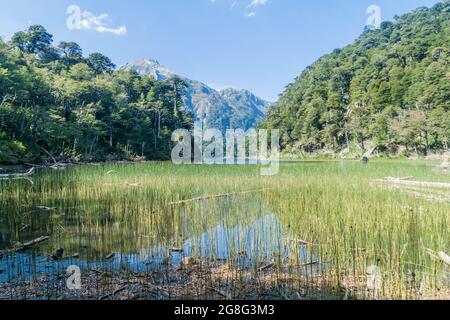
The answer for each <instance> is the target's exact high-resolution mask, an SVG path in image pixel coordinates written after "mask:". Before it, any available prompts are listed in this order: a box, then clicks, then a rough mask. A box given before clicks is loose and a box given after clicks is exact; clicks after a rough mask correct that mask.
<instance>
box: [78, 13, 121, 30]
mask: <svg viewBox="0 0 450 320" xmlns="http://www.w3.org/2000/svg"><path fill="white" fill-rule="evenodd" d="M80 29H84V30H95V31H97V32H100V33H104V32H108V33H113V34H116V35H118V36H121V35H124V34H126V33H127V28H126V27H125V26H120V27H117V28H114V27H111V21H110V19H109V16H108V14H107V13H102V14H100V15H98V16H95V15H93V14H92V13H91V12H89V11H83V13H82V14H81V19H80Z"/></svg>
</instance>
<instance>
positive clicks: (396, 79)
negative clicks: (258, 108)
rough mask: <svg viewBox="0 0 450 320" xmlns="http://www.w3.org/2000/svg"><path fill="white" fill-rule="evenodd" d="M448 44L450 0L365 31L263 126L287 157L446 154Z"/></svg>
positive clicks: (308, 75)
mask: <svg viewBox="0 0 450 320" xmlns="http://www.w3.org/2000/svg"><path fill="white" fill-rule="evenodd" d="M449 45H450V1H444V2H440V3H438V4H436V5H435V6H434V7H432V8H426V7H423V8H419V9H417V10H416V11H414V12H412V13H409V14H405V15H402V16H400V17H395V19H394V21H393V22H384V23H382V24H381V27H380V28H379V29H370V28H366V30H365V31H364V33H363V34H362V35H361V36H360V37H359V38H358V39H357V40H356V41H355V42H354V43H353V44H351V45H349V46H347V47H345V48H343V49H336V50H334V51H333V52H332V53H330V54H328V55H326V56H324V57H322V58H320V59H319V60H318V61H317V62H315V63H314V64H313V65H311V66H310V67H308V68H306V70H305V71H304V72H303V73H302V74H301V75H300V76H299V77H298V78H297V79H296V80H295V81H294V82H293V83H292V84H290V85H289V86H288V87H287V88H286V90H285V92H284V93H283V94H282V96H281V97H280V100H279V101H278V103H277V104H276V105H275V106H274V107H273V108H272V109H271V110H270V112H269V114H268V116H267V119H266V121H265V123H264V124H263V125H262V126H263V127H266V128H279V129H281V130H282V132H283V138H282V144H283V147H284V150H285V152H286V153H291V154H304V155H307V154H319V153H323V154H325V153H328V154H337V153H339V152H343V153H347V154H348V155H351V154H355V155H356V154H358V153H359V154H362V153H364V152H365V151H366V150H370V149H371V150H373V149H376V150H378V152H380V153H383V154H391V155H392V154H395V155H405V156H408V155H413V154H415V155H427V154H430V153H439V152H442V151H447V150H448V148H449V137H450V113H449V112H450V111H449V107H450V68H449V57H450V50H449Z"/></svg>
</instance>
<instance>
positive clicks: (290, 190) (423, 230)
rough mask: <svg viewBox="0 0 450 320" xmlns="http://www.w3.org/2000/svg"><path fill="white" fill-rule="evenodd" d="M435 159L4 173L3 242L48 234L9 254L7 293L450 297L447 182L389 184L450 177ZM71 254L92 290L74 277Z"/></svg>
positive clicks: (0, 289)
mask: <svg viewBox="0 0 450 320" xmlns="http://www.w3.org/2000/svg"><path fill="white" fill-rule="evenodd" d="M436 167H437V164H436V163H433V162H425V161H414V162H412V161H373V162H370V163H369V164H367V165H365V164H362V163H359V162H307V163H285V164H282V165H281V168H280V174H279V175H276V176H272V177H264V176H261V175H260V174H259V172H260V171H259V169H260V168H259V167H258V166H196V165H190V166H175V165H172V164H169V163H142V164H106V165H90V166H80V167H72V168H68V169H67V170H64V171H53V170H38V171H37V173H36V174H35V175H34V177H33V183H30V182H29V181H26V180H25V181H19V180H17V181H12V180H2V181H0V187H1V189H0V190H1V191H0V234H1V237H0V250H7V249H11V248H13V247H16V246H19V245H20V244H23V243H25V242H27V241H29V240H32V239H35V238H38V237H40V236H43V235H49V236H50V239H49V241H47V242H45V243H43V244H40V245H39V246H36V247H35V248H32V249H31V250H27V251H25V252H15V253H12V252H9V253H4V256H3V258H2V259H1V260H0V270H1V272H0V299H100V298H101V299H178V298H187V299H265V298H270V299H450V266H449V265H448V264H446V263H445V261H443V260H442V259H439V258H438V256H437V255H436V254H430V252H435V253H439V252H442V253H446V254H450V237H449V235H450V228H449V226H450V214H449V213H450V203H449V201H447V199H448V198H449V197H450V194H449V190H448V189H446V188H435V189H433V188H422V189H420V190H417V188H416V187H415V188H416V189H414V188H413V189H414V190H411V188H409V189H408V188H391V186H390V185H386V184H383V183H379V182H378V181H379V180H381V179H384V178H385V177H413V178H414V180H417V181H429V182H450V176H449V175H448V174H447V173H446V172H445V171H440V170H438V169H436ZM411 191H414V192H411ZM420 194H421V195H427V196H426V197H424V196H420ZM434 196H435V197H434ZM437 198H439V199H437ZM59 248H63V249H64V255H63V257H62V258H61V259H59V260H58V261H53V260H52V259H50V258H49V257H50V256H51V255H52V254H54V252H55V251H56V250H57V249H59ZM70 265H77V266H80V268H81V270H82V283H83V289H82V290H75V291H73V290H68V289H67V288H66V287H65V279H66V278H67V275H66V269H67V267H68V266H70Z"/></svg>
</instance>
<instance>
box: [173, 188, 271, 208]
mask: <svg viewBox="0 0 450 320" xmlns="http://www.w3.org/2000/svg"><path fill="white" fill-rule="evenodd" d="M266 190H267V189H260V190H248V191H242V192H231V193H224V194H216V195H208V196H203V197H197V198H192V199H186V200H181V201H174V202H170V203H169V206H174V205H179V204H185V203H189V202H196V201H203V200H212V199H218V198H227V197H232V196H236V195H242V194H249V193H257V192H263V191H266Z"/></svg>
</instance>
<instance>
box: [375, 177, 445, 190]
mask: <svg viewBox="0 0 450 320" xmlns="http://www.w3.org/2000/svg"><path fill="white" fill-rule="evenodd" d="M378 181H381V182H388V183H393V184H400V185H405V186H418V187H429V188H450V183H445V182H428V181H408V180H405V178H392V177H387V178H384V179H383V180H378Z"/></svg>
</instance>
